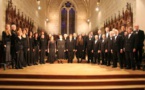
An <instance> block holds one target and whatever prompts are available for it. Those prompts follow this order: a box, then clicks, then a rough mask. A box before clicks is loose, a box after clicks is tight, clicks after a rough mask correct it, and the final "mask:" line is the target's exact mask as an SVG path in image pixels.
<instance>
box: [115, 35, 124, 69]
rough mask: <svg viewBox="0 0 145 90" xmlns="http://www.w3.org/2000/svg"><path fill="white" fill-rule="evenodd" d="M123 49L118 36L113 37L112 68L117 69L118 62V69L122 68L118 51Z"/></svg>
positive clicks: (120, 38)
mask: <svg viewBox="0 0 145 90" xmlns="http://www.w3.org/2000/svg"><path fill="white" fill-rule="evenodd" d="M121 49H123V46H122V37H121V36H120V35H117V36H114V37H113V67H117V61H119V64H120V68H123V60H122V59H121V53H120V50H121Z"/></svg>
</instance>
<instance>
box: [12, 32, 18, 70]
mask: <svg viewBox="0 0 145 90" xmlns="http://www.w3.org/2000/svg"><path fill="white" fill-rule="evenodd" d="M11 34H12V37H11V58H12V68H14V65H15V63H16V49H15V40H16V37H17V33H16V30H15V31H14V30H11Z"/></svg>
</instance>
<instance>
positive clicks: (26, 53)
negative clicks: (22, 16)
mask: <svg viewBox="0 0 145 90" xmlns="http://www.w3.org/2000/svg"><path fill="white" fill-rule="evenodd" d="M23 45H24V47H23V50H24V51H23V52H24V63H25V65H26V66H27V65H28V64H29V61H28V36H26V37H23Z"/></svg>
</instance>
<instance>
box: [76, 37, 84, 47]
mask: <svg viewBox="0 0 145 90" xmlns="http://www.w3.org/2000/svg"><path fill="white" fill-rule="evenodd" d="M83 44H84V40H83V38H82V36H81V35H79V37H78V38H77V42H76V45H77V46H78V45H83Z"/></svg>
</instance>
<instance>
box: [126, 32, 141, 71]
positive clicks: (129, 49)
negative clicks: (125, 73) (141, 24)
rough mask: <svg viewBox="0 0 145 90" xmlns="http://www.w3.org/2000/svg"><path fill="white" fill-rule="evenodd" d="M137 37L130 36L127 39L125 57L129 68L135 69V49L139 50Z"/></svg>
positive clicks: (134, 35)
mask: <svg viewBox="0 0 145 90" xmlns="http://www.w3.org/2000/svg"><path fill="white" fill-rule="evenodd" d="M129 36H130V37H129ZM137 39H138V38H137V35H136V34H133V33H132V34H130V35H128V36H127V37H126V38H125V43H124V47H125V56H126V61H127V68H128V69H130V68H132V69H135V61H134V52H133V49H137V44H138V42H137V41H138V40H137Z"/></svg>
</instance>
